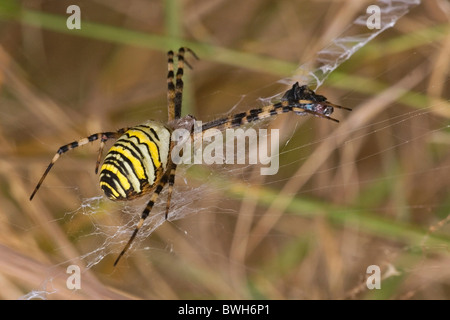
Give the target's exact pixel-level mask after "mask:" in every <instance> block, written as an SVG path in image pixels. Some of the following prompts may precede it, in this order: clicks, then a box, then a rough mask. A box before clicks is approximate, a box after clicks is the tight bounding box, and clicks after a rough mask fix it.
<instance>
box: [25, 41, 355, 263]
mask: <svg viewBox="0 0 450 320" xmlns="http://www.w3.org/2000/svg"><path fill="white" fill-rule="evenodd" d="M186 52H189V53H190V54H191V55H192V56H193V57H194V58H195V59H198V58H197V56H196V55H195V53H194V52H193V51H192V50H190V49H189V48H185V47H182V48H180V49H179V50H178V53H177V55H176V57H177V71H176V74H175V73H174V56H175V54H174V52H173V51H172V50H171V51H169V52H168V53H167V57H168V73H167V102H168V122H167V123H161V122H158V121H154V120H148V121H146V122H145V123H143V124H140V125H137V126H134V127H127V128H122V129H119V130H117V131H107V132H100V133H95V134H92V135H90V136H88V137H86V138H83V139H81V140H78V141H74V142H71V143H69V144H66V145H63V146H61V147H60V148H59V149H58V151H57V152H56V154H55V155H54V157H53V159H52V160H51V162H50V164H49V165H48V167H47V169H46V170H45V172H44V174H43V175H42V177H41V179H40V180H39V182H38V184H37V185H36V187H35V189H34V191H33V193H32V194H31V196H30V200H32V199H33V197H34V195H35V194H36V192H37V191H38V190H39V188H40V186H41V185H42V182H43V181H44V179H45V177H46V176H47V174H48V173H49V171H50V169H51V168H52V167H53V165H54V164H55V162H56V161H57V160H58V159H59V158H60V156H61V155H62V154H64V153H66V152H67V151H69V150H72V149H75V148H77V147H80V146H83V145H85V144H87V143H89V142H93V141H97V140H100V148H99V151H98V156H97V161H96V165H95V173H96V174H97V173H98V170H99V166H100V162H101V159H102V154H103V149H104V147H105V142H106V141H108V140H110V139H115V140H116V142H115V143H114V145H113V146H112V147H111V149H110V150H109V151H108V153H107V155H106V156H105V158H104V160H103V164H102V166H101V168H100V188H101V189H102V190H103V192H104V193H105V195H106V196H107V197H108V198H109V199H111V200H114V201H116V200H117V201H127V200H132V199H135V198H138V197H142V196H144V195H148V194H151V197H150V200H149V201H148V203H147V205H146V207H145V209H144V211H143V212H142V214H141V218H140V220H139V222H138V223H137V225H136V227H135V229H134V231H133V233H132V235H131V237H130V239H129V241H128V242H127V244H126V245H125V247H124V248H123V250H122V251H121V252H120V254H119V255H118V257H117V258H116V260H115V261H114V266H116V265H117V263H118V262H119V260H120V258H121V257H122V256H123V255H124V254H125V252H126V251H127V250H128V249H129V247H130V245H131V243H132V242H133V240H134V238H135V237H136V235H137V233H138V231H139V229H140V228H141V227H142V226H143V224H144V221H145V219H146V218H147V217H148V215H149V214H150V212H151V210H152V208H153V206H154V204H155V202H156V200H157V199H158V196H159V194H160V193H161V191H162V190H163V188H164V187H165V186H166V185H168V194H167V201H166V210H165V218H166V220H167V218H168V214H169V209H170V200H171V197H172V191H173V186H174V182H175V173H176V169H177V165H176V164H175V163H174V162H173V161H172V158H171V155H172V154H171V152H172V149H173V147H174V145H175V141H174V140H172V137H171V133H172V132H173V131H174V130H175V129H180V128H184V129H187V130H188V131H189V132H191V137H192V136H193V134H194V132H193V131H194V130H193V127H194V121H195V118H194V117H193V116H191V115H187V116H185V117H183V118H182V117H181V104H182V95H183V80H182V78H183V72H184V66H185V64H186V65H187V66H188V67H190V65H189V64H188V63H187V62H186V61H185V58H184V56H185V53H186ZM333 108H341V109H346V110H351V109H349V108H345V107H341V106H338V105H335V104H333V103H331V102H329V101H327V99H326V98H325V97H324V96H321V95H317V94H316V93H315V92H314V91H312V90H311V89H309V88H308V87H307V86H305V85H304V86H300V85H299V84H298V82H297V83H295V84H294V85H293V86H292V88H291V89H289V90H288V91H286V92H285V94H284V95H283V97H282V98H281V101H280V102H278V103H275V104H271V105H268V106H265V107H262V108H256V109H251V110H248V111H247V112H242V113H238V114H234V115H230V116H228V117H224V118H221V119H217V120H213V121H211V122H207V123H204V124H202V127H201V131H202V133H205V132H206V131H207V130H209V129H213V128H216V129H222V130H223V129H227V128H235V127H239V126H242V125H244V124H247V123H249V122H253V121H256V120H261V119H265V118H268V117H271V116H275V115H277V114H281V113H286V112H294V113H295V114H297V115H305V114H311V115H314V116H317V117H320V118H325V119H328V120H332V121H335V122H339V121H338V120H336V119H334V118H331V117H330V115H331V114H332V113H333V111H334V109H333Z"/></svg>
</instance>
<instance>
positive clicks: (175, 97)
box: [167, 47, 198, 122]
mask: <svg viewBox="0 0 450 320" xmlns="http://www.w3.org/2000/svg"><path fill="white" fill-rule="evenodd" d="M186 52H189V53H190V54H191V55H192V56H194V58H195V59H197V60H198V57H197V55H196V54H195V53H194V52H193V51H192V50H191V49H189V48H184V47H181V48H180V49H179V50H178V54H177V58H178V65H177V74H176V80H175V84H174V78H175V73H174V66H173V63H174V61H173V57H174V52H173V51H172V50H170V51H169V52H167V69H168V73H167V108H168V121H169V122H170V121H172V120H175V119H179V118H181V104H182V99H183V86H184V84H183V79H182V78H183V74H184V65H187V66H188V67H189V68H191V66H190V64H189V63H188V62H187V61H186V60H185V59H184V55H185V53H186Z"/></svg>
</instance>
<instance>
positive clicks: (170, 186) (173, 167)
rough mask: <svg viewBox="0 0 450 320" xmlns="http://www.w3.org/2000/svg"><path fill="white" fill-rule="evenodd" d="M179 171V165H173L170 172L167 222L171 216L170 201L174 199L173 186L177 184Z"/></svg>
mask: <svg viewBox="0 0 450 320" xmlns="http://www.w3.org/2000/svg"><path fill="white" fill-rule="evenodd" d="M176 171H177V165H176V164H174V163H172V164H171V166H170V170H169V186H168V189H167V202H166V215H165V217H166V220H167V218H168V216H169V209H170V200H171V199H172V191H173V185H174V184H175V173H176Z"/></svg>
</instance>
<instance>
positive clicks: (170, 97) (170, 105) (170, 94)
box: [167, 50, 175, 121]
mask: <svg viewBox="0 0 450 320" xmlns="http://www.w3.org/2000/svg"><path fill="white" fill-rule="evenodd" d="M167 69H168V72H167V109H168V120H169V121H172V120H174V119H175V85H174V83H173V78H174V73H173V51H172V50H170V51H169V52H167Z"/></svg>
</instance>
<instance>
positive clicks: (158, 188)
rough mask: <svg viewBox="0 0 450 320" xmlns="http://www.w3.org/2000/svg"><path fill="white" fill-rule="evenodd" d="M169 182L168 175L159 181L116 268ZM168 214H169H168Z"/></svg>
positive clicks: (117, 260)
mask: <svg viewBox="0 0 450 320" xmlns="http://www.w3.org/2000/svg"><path fill="white" fill-rule="evenodd" d="M167 181H168V174H167V173H166V174H164V175H163V176H162V177H161V179H160V180H159V182H158V184H157V186H156V189H155V191H154V192H153V194H152V197H151V198H150V201H149V202H148V203H147V206H146V207H145V209H144V211H143V212H142V215H141V219H140V220H139V222H138V224H137V225H136V228H135V229H134V231H133V234H132V235H131V237H130V239H129V240H128V242H127V244H126V245H125V247H124V248H123V250H122V251H121V252H120V254H119V256H118V257H117V259H116V261H114V266H116V265H117V263H118V262H119V260H120V258H122V256H123V255H124V254H125V252H127V250H128V249H129V248H130V246H131V243H132V242H133V241H134V238H136V235H137V233H138V232H139V229H141V227H142V226H143V225H144V221H145V219H147V217H148V215H149V214H150V212H151V211H152V208H153V206H154V205H155V202H156V200H157V199H158V197H159V194H160V193H161V191H162V190H163V188H164V186H165V185H166V184H167ZM166 214H167V213H166Z"/></svg>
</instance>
